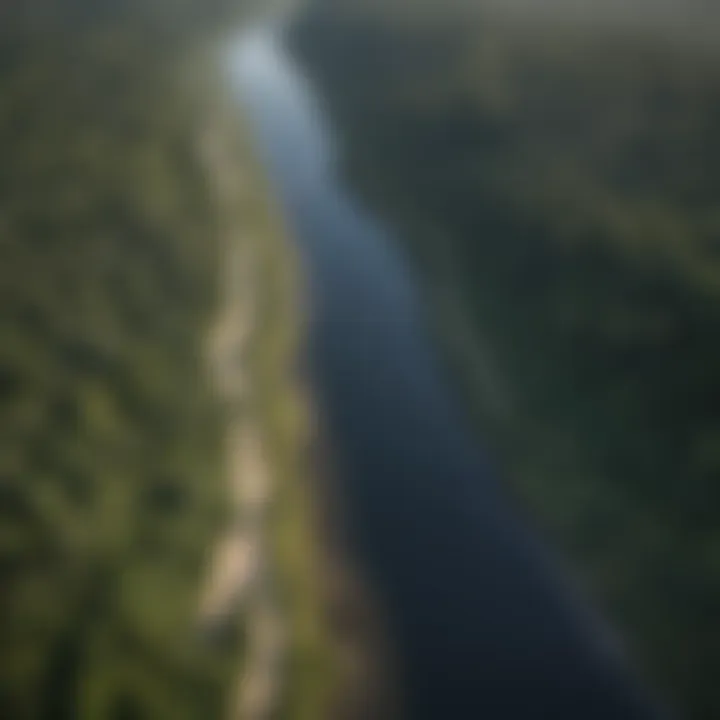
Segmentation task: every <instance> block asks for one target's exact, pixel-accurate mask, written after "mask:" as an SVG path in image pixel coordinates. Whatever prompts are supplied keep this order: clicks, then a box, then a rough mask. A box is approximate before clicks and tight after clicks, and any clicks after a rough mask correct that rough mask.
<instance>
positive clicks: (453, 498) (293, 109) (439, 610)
mask: <svg viewBox="0 0 720 720" xmlns="http://www.w3.org/2000/svg"><path fill="white" fill-rule="evenodd" d="M232 76H233V82H234V84H235V87H236V89H237V92H238V93H239V95H240V99H241V102H242V104H243V106H244V107H245V108H246V109H247V111H248V112H249V114H250V120H251V123H252V125H253V128H254V131H255V134H256V137H257V139H258V141H259V144H260V146H261V148H260V149H261V154H262V159H263V160H264V162H265V164H266V166H267V170H268V173H269V176H270V179H271V181H272V183H273V186H274V188H275V190H276V192H277V194H278V197H279V198H280V200H281V203H282V205H283V208H284V212H285V217H286V221H287V225H288V227H289V228H290V230H291V232H292V233H293V235H294V237H295V238H296V241H297V243H298V245H299V248H300V252H301V256H302V259H303V262H304V266H305V269H306V271H307V273H308V277H309V281H310V282H309V284H310V291H311V298H310V306H311V313H312V316H311V334H310V338H309V347H308V352H309V354H310V360H311V367H312V374H313V381H314V392H315V397H316V400H317V403H318V406H319V408H320V411H321V413H322V414H323V417H324V421H325V423H324V424H325V426H326V427H327V428H328V430H329V434H330V437H329V443H330V446H331V447H332V449H333V452H334V454H335V459H336V464H337V466H338V467H339V473H338V478H337V483H338V484H339V490H340V492H341V493H342V494H343V496H344V498H345V502H346V505H347V507H348V509H349V514H350V518H349V522H350V524H351V530H352V532H353V535H354V537H355V538H356V540H357V545H358V554H359V556H360V558H361V559H362V561H363V563H364V564H365V565H366V566H367V568H368V571H369V573H370V575H371V577H372V579H373V581H374V583H375V584H376V585H377V589H378V592H379V594H380V597H381V599H382V600H383V601H384V603H385V605H386V607H387V611H388V615H389V620H390V625H391V628H392V631H393V635H394V640H395V642H396V645H397V649H398V653H399V656H400V659H401V662H402V666H403V683H404V694H405V699H406V706H407V714H408V716H409V717H410V718H411V720H415V719H416V718H417V719H424V718H433V719H435V718H437V719H438V720H441V719H445V718H447V719H452V718H483V719H485V720H490V719H493V718H497V719H502V720H515V719H520V718H523V719H525V718H547V719H548V720H550V719H552V720H565V719H567V720H594V719H597V720H599V719H600V718H602V719H603V720H623V719H627V718H651V717H656V716H657V715H656V714H655V712H654V711H653V710H651V709H650V707H649V704H647V703H646V701H645V699H644V697H643V693H642V692H641V691H640V690H639V689H638V688H637V687H636V685H635V683H634V681H633V680H631V678H630V675H629V674H628V673H627V672H626V670H625V669H624V667H623V663H622V662H621V660H620V659H619V657H620V653H619V652H617V651H616V649H615V644H614V643H613V642H611V641H610V640H609V639H608V638H609V635H610V634H609V633H607V632H606V631H605V630H603V629H601V628H602V626H601V624H600V623H599V622H598V621H597V620H595V619H594V616H593V614H592V613H591V611H589V610H587V609H586V608H585V607H584V603H582V602H580V601H578V599H577V598H576V597H575V593H574V592H573V591H572V590H571V589H570V587H569V584H568V583H566V582H565V580H564V578H563V577H562V574H561V573H558V571H557V570H556V569H555V567H554V563H553V562H552V561H549V560H548V559H547V557H546V555H545V552H544V551H543V550H542V549H541V548H540V546H539V544H538V543H537V542H536V541H535V540H534V539H533V538H532V537H531V536H530V534H529V533H528V532H527V531H526V530H525V529H524V528H523V527H522V525H521V523H520V521H519V519H518V518H519V515H516V513H515V512H514V511H513V507H512V504H511V503H509V502H508V501H507V499H506V498H505V496H504V494H503V491H502V487H501V484H500V482H499V481H498V480H497V479H496V477H495V473H494V472H493V469H492V468H491V467H489V465H488V463H487V462H486V460H485V459H484V457H483V454H482V452H481V449H480V448H479V447H478V444H477V442H476V440H475V438H474V437H473V435H472V433H471V432H470V430H469V428H467V427H466V426H465V423H464V418H463V413H462V412H461V410H460V403H459V401H458V400H457V398H455V397H454V395H453V391H452V385H451V384H450V383H448V382H446V380H445V379H444V378H443V375H442V372H441V369H440V368H441V364H440V363H439V362H438V360H437V356H436V353H435V351H434V349H433V346H432V343H431V341H430V339H429V333H428V332H427V331H426V329H425V325H424V323H423V319H422V318H423V313H422V306H421V302H420V299H419V296H418V293H417V291H416V288H415V286H414V282H413V279H412V277H411V275H410V273H409V270H408V267H407V265H406V264H405V263H404V262H403V259H402V257H401V255H400V254H399V251H398V250H397V249H396V248H395V246H394V245H393V243H392V242H391V238H390V237H389V236H388V233H387V231H386V230H385V229H384V228H383V227H382V226H381V224H380V223H379V222H377V221H376V220H375V219H374V218H373V217H371V215H370V214H369V213H368V212H367V211H366V210H365V209H364V208H363V207H362V206H361V204H360V203H359V202H357V201H356V200H355V199H354V198H353V197H352V193H351V192H350V191H349V190H348V189H347V188H346V187H344V186H343V183H342V180H341V179H340V177H339V175H338V173H337V171H336V170H337V163H336V159H337V147H336V146H335V142H336V139H335V137H334V136H333V133H332V130H331V128H330V127H329V126H328V123H327V119H326V118H325V117H324V116H323V113H322V110H321V106H320V103H319V99H318V98H317V97H316V96H315V94H314V92H313V89H312V87H311V85H310V84H309V83H308V82H307V81H306V80H305V79H304V78H303V77H302V76H301V73H300V72H299V71H298V69H297V67H296V66H295V64H294V62H293V60H292V59H291V58H290V57H289V56H288V54H287V53H286V51H285V49H284V47H283V42H282V39H281V38H280V37H278V36H277V35H276V34H275V33H273V32H272V31H271V30H266V29H259V30H257V31H255V32H253V33H251V34H248V35H246V36H244V37H243V38H241V39H240V41H239V42H238V45H237V48H236V51H235V52H234V53H233V58H232Z"/></svg>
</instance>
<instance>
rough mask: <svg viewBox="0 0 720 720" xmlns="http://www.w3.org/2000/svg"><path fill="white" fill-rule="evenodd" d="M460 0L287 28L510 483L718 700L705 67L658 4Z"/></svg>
mask: <svg viewBox="0 0 720 720" xmlns="http://www.w3.org/2000/svg"><path fill="white" fill-rule="evenodd" d="M458 5H462V3H457V4H456V3H453V4H452V8H453V9H452V10H451V9H449V6H446V5H443V6H442V7H440V5H439V4H434V3H432V2H426V3H422V4H421V5H420V6H419V7H418V9H416V10H413V9H411V8H409V7H408V5H407V3H405V4H403V3H397V4H391V5H387V4H383V5H382V6H381V4H379V3H364V4H362V5H360V4H358V3H353V2H344V3H342V2H341V3H322V2H316V3H315V4H314V5H313V6H312V7H311V9H310V10H309V11H308V12H307V13H306V14H305V16H304V18H303V19H302V21H301V22H300V23H299V24H298V26H297V27H296V28H295V33H294V43H295V46H296V48H297V50H298V54H299V56H300V57H301V59H302V61H303V62H304V63H305V65H306V67H307V69H308V72H309V74H310V75H311V77H312V78H313V80H314V81H315V82H316V84H317V85H318V86H319V87H320V89H321V90H322V92H323V95H324V97H325V100H326V103H327V105H328V108H329V110H330V112H331V114H332V116H333V119H334V122H335V125H336V127H337V128H338V129H339V132H340V134H341V135H342V137H341V140H342V144H343V147H344V154H343V158H344V161H345V168H344V169H345V171H346V173H347V175H348V176H349V177H350V178H351V180H353V181H354V183H355V185H356V186H357V187H358V188H360V189H361V191H362V193H363V195H364V196H365V198H366V199H367V200H368V201H369V202H370V204H371V205H372V206H373V207H374V208H375V209H377V210H378V212H379V213H380V215H382V216H383V217H384V218H386V219H388V220H390V221H391V222H392V223H393V224H394V225H395V227H396V229H397V230H398V232H397V236H398V239H399V241H400V242H402V243H403V245H404V246H405V248H406V250H407V253H408V255H409V256H410V257H411V258H412V259H413V260H414V262H415V264H416V265H417V267H418V269H419V271H420V272H421V273H422V274H423V276H424V278H425V279H426V288H427V295H428V298H429V301H430V305H431V309H432V312H433V314H434V316H435V320H436V328H437V331H438V334H439V336H440V337H441V338H442V339H443V340H444V344H445V347H446V349H447V358H448V362H449V363H450V364H451V366H452V367H453V368H454V369H455V371H456V377H458V382H459V383H461V384H462V386H463V388H464V389H465V390H467V391H468V394H469V395H470V397H471V398H472V400H471V402H469V403H468V406H469V410H470V411H471V412H472V413H473V414H474V417H475V419H476V421H477V423H478V426H479V430H480V432H481V436H482V438H483V442H484V443H485V445H486V446H489V448H490V450H491V452H492V453H493V454H494V456H495V457H496V458H497V460H498V461H499V462H500V463H501V464H502V466H503V468H504V469H505V473H506V476H507V477H508V481H509V484H510V485H511V487H512V488H513V489H514V491H515V492H516V494H517V496H518V497H519V498H520V499H521V501H522V503H523V504H524V505H525V507H527V511H528V514H529V516H530V517H531V518H533V522H535V523H537V524H539V525H540V526H541V527H542V528H543V529H544V531H545V533H546V534H547V536H548V537H549V538H551V540H552V542H553V543H554V544H555V545H556V546H557V547H558V548H561V549H562V550H563V552H564V554H565V555H566V557H567V558H569V561H570V563H571V565H572V566H573V567H575V568H576V569H577V571H578V574H579V576H581V577H582V578H583V582H584V583H586V584H587V586H588V587H589V588H591V590H592V592H593V593H594V595H595V597H597V598H598V600H599V602H600V604H601V605H602V606H603V607H604V608H605V609H606V611H607V612H608V613H609V614H610V615H611V617H612V618H613V619H614V621H615V623H616V624H617V625H618V626H619V627H620V628H621V629H622V630H623V631H624V635H625V637H626V638H627V642H628V646H629V652H630V654H631V655H632V657H633V658H634V659H635V660H636V662H637V664H638V665H639V666H640V667H641V668H642V670H643V671H644V673H645V675H646V676H647V677H648V678H649V679H650V680H651V681H652V683H653V685H654V686H655V687H656V689H657V690H658V691H659V693H660V694H661V695H664V696H665V697H667V698H668V700H669V701H670V702H671V704H673V705H674V706H675V707H677V708H678V709H679V710H680V712H681V716H683V717H688V718H694V719H696V720H701V719H702V720H705V719H708V720H709V719H710V718H715V717H717V716H718V715H719V714H720V694H719V693H718V691H717V688H716V683H715V677H716V675H717V672H718V669H720V625H718V622H717V618H716V613H715V612H714V608H716V607H717V605H718V602H720V564H719V563H720V551H719V550H718V548H720V544H719V543H720V534H719V533H718V529H717V528H718V526H719V523H718V521H719V519H720V518H719V516H718V509H717V508H718V487H719V486H718V473H719V471H720V467H719V466H718V457H720V436H719V435H718V427H717V418H718V413H719V411H720V407H718V403H717V400H716V398H717V396H718V392H717V391H718V389H720V374H719V373H718V370H717V368H718V367H720V344H719V343H718V339H717V338H718V328H720V266H719V265H718V255H717V244H718V238H720V215H718V206H717V198H718V196H719V193H720V171H719V170H718V168H720V144H719V143H718V138H720V77H719V74H720V71H719V70H718V68H720V64H719V63H718V61H717V56H716V55H715V51H714V50H713V46H712V44H711V43H705V42H690V41H691V40H694V39H697V38H694V37H693V36H692V35H691V34H688V33H686V32H685V30H683V31H682V32H678V33H674V34H673V33H668V32H666V30H667V26H664V28H663V32H657V30H656V28H655V27H654V26H653V22H652V21H648V22H647V23H638V24H631V23H625V22H622V23H617V24H614V23H607V24H606V25H602V26H599V25H597V24H592V25H587V24H585V23H583V22H572V21H571V20H572V18H571V17H569V16H567V15H565V14H563V13H561V12H558V13H557V14H552V13H546V14H544V13H539V14H534V13H526V12H523V11H522V10H520V11H518V12H512V13H510V12H504V11H500V10H498V9H497V7H495V8H494V9H491V8H492V6H491V5H488V4H480V3H476V4H473V5H472V7H470V4H466V7H465V8H464V9H463V10H457V9H456V8H457V6H458ZM521 6H522V4H521V3H514V7H515V9H520V8H521ZM551 6H553V4H549V5H548V4H545V7H551ZM554 6H555V7H561V4H559V3H554ZM631 6H632V7H635V8H637V7H640V5H638V4H631ZM668 7H669V6H668ZM697 7H698V8H699V7H700V5H698V6H697ZM540 16H542V17H540ZM698 17H701V15H700V14H699V13H698ZM702 17H704V16H702ZM711 28H712V23H710V22H708V32H711Z"/></svg>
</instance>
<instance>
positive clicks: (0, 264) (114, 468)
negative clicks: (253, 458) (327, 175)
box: [0, 0, 320, 720]
mask: <svg viewBox="0 0 720 720" xmlns="http://www.w3.org/2000/svg"><path fill="white" fill-rule="evenodd" d="M249 9H250V8H249V3H242V2H240V3H238V2H225V1H224V0H219V1H218V2H212V3H207V2H195V1H194V0H178V1H177V2H170V1H169V0H168V1H167V2H165V1H162V0H153V1H152V2H135V1H134V0H104V1H103V2H95V1H92V2H91V1H90V0H68V1H67V2H54V1H53V0H32V2H30V1H28V2H22V3H14V2H10V3H7V2H3V3H0V308H1V313H0V588H2V590H0V717H2V718H3V720H36V719H40V718H44V719H47V720H50V719H53V720H61V719H69V718H78V719H81V718H88V719H89V718H92V719H93V720H98V719H100V718H107V719H108V720H143V719H145V718H147V719H148V720H149V719H151V718H152V720H161V719H162V718H168V719H169V718H173V719H174V720H175V719H178V720H180V719H182V718H188V719H189V718H218V717H224V716H225V714H226V710H227V703H228V702H229V698H230V697H231V693H232V692H233V691H234V690H235V689H236V686H237V684H238V680H239V678H240V677H241V671H242V668H243V658H244V646H245V637H246V627H245V620H246V617H245V616H244V615H243V614H242V613H236V614H235V615H237V616H235V615H233V616H232V617H231V618H230V619H229V623H228V624H227V627H226V629H225V631H224V632H223V634H222V636H221V637H220V638H217V637H214V638H213V637H209V636H208V635H207V634H206V633H203V632H201V630H202V628H201V627H200V626H199V624H198V601H199V597H200V592H201V586H202V583H203V578H204V576H205V575H206V571H207V565H208V557H209V553H210V550H211V548H212V547H213V544H214V543H215V541H216V540H217V538H218V536H219V534H220V532H221V529H222V528H223V527H224V526H226V525H227V524H228V523H231V522H233V518H229V517H228V499H227V488H226V484H225V478H224V475H223V463H224V453H223V428H224V426H225V423H226V420H227V418H226V416H225V414H224V412H225V409H224V408H223V407H222V404H221V403H220V401H219V398H218V396H217V394H216V392H215V390H214V388H213V387H211V383H210V382H209V378H208V371H207V367H206V364H207V363H206V357H205V350H206V344H207V338H208V335H209V331H210V325H211V322H212V321H213V319H214V317H215V314H216V312H217V309H218V302H219V286H220V282H219V277H220V275H219V272H220V267H219V265H220V257H221V256H220V248H219V239H218V238H219V232H220V228H221V227H224V226H227V224H228V223H231V224H232V223H233V222H235V221H236V220H237V217H236V215H237V214H238V213H239V217H240V218H241V219H242V222H243V223H244V225H243V227H245V228H247V227H251V228H252V229H253V233H252V237H253V238H254V242H256V243H257V245H258V247H257V256H258V258H259V268H260V269H259V270H258V275H259V276H260V277H259V278H258V280H259V282H258V285H259V287H260V288H261V291H260V292H261V293H262V297H261V298H260V301H259V308H260V310H259V311H258V312H260V313H264V315H263V316H262V318H260V319H259V321H258V325H259V326H260V327H262V332H261V333H260V334H259V336H258V338H257V340H256V341H255V343H254V345H253V348H252V353H251V358H250V360H249V364H250V366H251V370H250V371H251V372H256V371H255V368H262V369H261V370H257V377H256V378H255V380H256V385H257V387H258V390H257V393H256V398H255V401H254V402H255V403H256V405H257V408H256V409H255V412H256V414H257V417H258V420H257V422H258V423H261V424H262V425H263V428H264V432H265V436H266V438H267V442H268V443H269V444H271V446H272V452H271V453H270V456H271V457H272V458H275V459H276V461H277V464H278V467H277V468H275V469H274V470H273V472H276V479H279V478H282V477H287V476H289V474H290V473H291V472H292V473H293V475H294V476H297V475H298V474H299V468H300V467H301V465H300V461H299V460H298V453H299V452H300V448H299V446H298V445H297V443H296V440H295V439H293V438H295V437H296V434H295V431H296V429H297V428H296V427H293V425H292V422H291V420H292V417H295V416H297V412H295V415H294V416H293V415H292V412H293V407H289V405H288V402H289V401H288V398H290V397H291V396H292V392H293V388H292V387H289V386H288V384H289V383H290V379H289V374H288V363H289V357H290V355H291V353H292V352H293V348H292V346H293V341H292V338H293V337H294V327H295V318H291V316H290V314H289V312H288V308H289V307H291V305H290V297H289V293H290V292H291V280H290V279H289V276H290V275H292V274H293V271H292V268H291V265H290V260H289V255H288V254H287V253H286V252H285V250H284V240H283V239H282V230H281V229H280V228H279V226H278V223H277V221H276V217H275V210H274V209H273V208H272V205H271V203H270V201H269V196H268V191H267V189H266V187H265V185H264V183H263V181H262V179H261V173H260V171H259V168H258V166H257V164H256V163H255V162H254V160H253V158H252V150H251V148H250V144H249V142H247V141H246V139H244V136H243V133H244V130H243V128H242V126H241V122H240V119H239V118H240V116H239V114H238V116H237V118H231V119H230V123H236V125H235V127H236V130H237V133H235V132H234V131H232V130H231V131H230V135H231V136H232V137H231V138H230V143H231V146H232V147H234V148H235V149H236V150H237V156H232V157H225V162H226V163H230V164H232V163H236V164H237V165H238V166H239V167H240V169H241V171H242V172H244V173H245V176H246V177H247V179H248V183H249V185H250V187H251V192H250V193H249V195H247V194H246V200H245V202H244V204H242V203H240V202H239V199H238V202H237V203H233V205H234V209H233V212H234V213H235V214H234V215H233V216H232V217H227V216H223V215H222V214H221V213H220V212H219V211H218V207H217V203H216V201H215V198H214V197H213V193H212V187H213V183H212V182H211V180H212V179H211V178H208V175H207V168H206V167H205V166H204V165H203V163H202V162H201V157H200V155H201V154H200V152H199V147H200V140H201V138H202V134H203V132H204V131H205V130H206V127H207V126H208V125H209V124H210V125H212V126H215V125H218V123H217V122H216V121H217V120H218V118H219V119H220V122H219V126H220V127H228V122H225V120H227V119H226V118H224V116H223V113H224V112H226V110H227V108H226V107H225V104H224V99H223V98H222V97H221V96H222V91H221V89H220V87H219V86H220V82H219V71H218V70H217V67H216V65H215V63H216V62H217V57H216V54H215V50H216V46H215V44H214V43H215V41H216V38H218V37H219V36H221V35H223V34H225V33H226V32H227V31H228V30H229V29H230V27H233V28H236V27H237V26H236V25H232V26H228V24H227V23H229V22H231V21H232V22H233V23H234V22H236V21H237V22H239V23H241V22H242V20H243V17H244V16H243V12H246V11H249ZM231 127H232V125H231ZM236 135H237V136H236ZM293 302H294V300H293ZM289 418H290V420H289ZM289 422H290V425H289V424H288V423H289ZM295 426H297V422H295ZM283 474H284V475H283ZM302 503H303V500H302V498H301V497H299V495H298V490H297V489H295V490H291V491H287V490H286V489H285V486H282V485H281V488H280V490H278V503H277V506H276V509H275V511H274V515H273V520H272V522H273V523H274V525H273V527H274V529H273V530H272V532H273V533H275V536H274V539H271V540H270V541H269V542H270V545H271V548H273V549H272V552H273V553H275V554H276V555H277V560H278V564H277V568H278V575H279V581H280V582H281V583H282V584H283V585H282V586H283V590H284V591H285V592H286V595H287V596H288V597H289V598H291V600H292V604H291V605H290V606H289V607H288V608H287V613H288V618H289V622H290V623H291V630H290V634H291V636H292V637H291V640H290V661H291V662H292V663H294V664H296V665H299V667H300V670H299V671H298V672H297V673H295V677H294V679H293V682H292V683H290V684H288V685H287V686H286V692H287V693H288V697H287V698H286V700H285V704H286V710H287V715H288V716H294V717H313V714H314V713H315V712H316V711H315V710H313V708H314V707H316V705H313V703H316V702H317V701H316V700H315V699H313V698H317V697H318V691H317V690H315V689H313V688H316V687H317V685H318V682H317V681H316V680H306V676H307V674H308V672H310V673H312V672H316V671H315V668H316V667H318V665H317V662H314V658H315V656H316V655H317V647H318V645H319V643H320V641H319V640H318V639H317V637H316V635H317V633H316V632H315V629H314V628H315V622H316V615H315V613H316V606H315V605H314V604H313V603H314V595H313V593H314V588H313V587H312V575H311V571H310V570H308V568H307V563H308V562H310V560H311V551H310V549H309V545H308V544H307V543H308V542H309V540H308V537H307V526H306V520H307V518H306V516H305V515H303V512H304V511H303V510H299V509H298V508H299V507H300V506H301V505H302ZM296 600H297V603H296V602H295V601H296ZM293 623H294V625H293ZM296 626H297V628H298V631H297V633H295V630H294V628H295V627H296ZM308 628H309V629H308ZM305 667H307V668H308V670H305V669H304V668H305ZM303 713H304V714H303Z"/></svg>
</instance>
